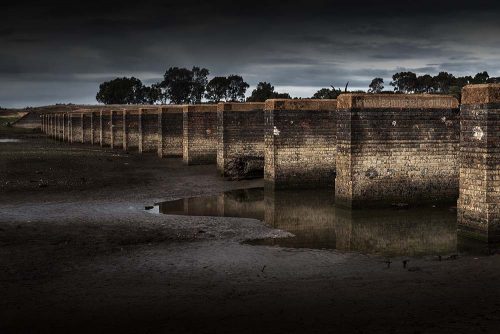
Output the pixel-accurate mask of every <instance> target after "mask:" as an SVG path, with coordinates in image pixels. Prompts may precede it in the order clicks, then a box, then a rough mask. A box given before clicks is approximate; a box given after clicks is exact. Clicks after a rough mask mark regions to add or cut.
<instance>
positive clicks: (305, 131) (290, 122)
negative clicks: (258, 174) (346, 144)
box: [264, 100, 337, 189]
mask: <svg viewBox="0 0 500 334" xmlns="http://www.w3.org/2000/svg"><path fill="white" fill-rule="evenodd" d="M336 105H337V102H336V100H267V101H266V106H265V124H264V146H265V148H264V155H265V164H264V181H265V185H266V188H270V189H282V188H318V187H333V181H334V177H335V154H336V133H335V131H336V127H335V123H336V120H335V119H336V116H335V114H336Z"/></svg>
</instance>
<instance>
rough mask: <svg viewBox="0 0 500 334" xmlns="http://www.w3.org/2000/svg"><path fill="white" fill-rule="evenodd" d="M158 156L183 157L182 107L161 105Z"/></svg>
mask: <svg viewBox="0 0 500 334" xmlns="http://www.w3.org/2000/svg"><path fill="white" fill-rule="evenodd" d="M158 156H159V157H160V158H164V157H182V107H181V106H165V107H160V109H159V113H158Z"/></svg>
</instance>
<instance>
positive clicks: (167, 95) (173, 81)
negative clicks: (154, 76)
mask: <svg viewBox="0 0 500 334" xmlns="http://www.w3.org/2000/svg"><path fill="white" fill-rule="evenodd" d="M208 74H209V71H208V70H207V69H206V68H199V67H196V66H195V67H193V69H192V70H188V69H187V68H179V67H170V68H169V69H168V70H167V71H166V72H165V74H164V75H163V81H162V82H160V83H159V84H158V85H159V86H160V87H161V88H162V93H161V96H160V97H161V98H162V99H165V100H166V99H168V100H170V102H171V103H175V104H184V103H201V99H202V98H203V96H204V95H205V89H206V86H207V83H208V79H207V76H208Z"/></svg>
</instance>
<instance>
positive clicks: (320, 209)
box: [149, 188, 492, 259]
mask: <svg viewBox="0 0 500 334" xmlns="http://www.w3.org/2000/svg"><path fill="white" fill-rule="evenodd" d="M149 212H154V213H158V214H169V215H188V216H214V217H240V218H254V219H259V220H261V221H263V222H264V223H265V224H266V225H268V226H270V227H273V228H277V229H281V230H284V231H287V232H290V233H292V234H293V235H294V237H291V238H276V239H259V240H252V241H250V242H248V243H249V244H252V245H275V246H281V247H290V248H315V249H336V250H340V251H349V252H359V253H363V254H376V255H382V256H388V257H394V256H429V255H434V256H436V257H437V256H442V259H446V258H448V257H451V258H454V255H455V254H458V253H464V254H465V253H467V254H469V253H480V254H488V253H491V252H492V250H491V249H490V248H489V247H488V246H487V245H486V246H485V244H483V243H480V244H478V245H479V248H478V247H477V246H478V245H476V244H474V243H471V242H469V241H465V240H462V239H460V238H459V237H458V235H457V225H456V217H457V213H456V208H454V207H435V206H428V207H418V208H407V207H404V208H398V207H395V208H388V209H364V210H349V209H345V208H341V207H336V206H335V201H334V194H333V192H331V191H317V190H314V191H276V192H264V189H263V188H251V189H239V190H232V191H227V192H224V193H221V194H219V195H215V196H202V197H190V198H184V199H179V200H175V201H167V202H162V203H157V204H156V205H155V206H154V207H152V208H151V209H150V210H149ZM482 247H485V248H484V249H482Z"/></svg>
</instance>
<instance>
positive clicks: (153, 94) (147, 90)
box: [143, 84, 162, 104]
mask: <svg viewBox="0 0 500 334" xmlns="http://www.w3.org/2000/svg"><path fill="white" fill-rule="evenodd" d="M143 95H144V102H145V103H148V104H155V103H156V102H158V101H160V102H161V95H162V92H161V88H160V87H159V85H158V84H153V85H151V86H149V87H148V86H145V87H144V93H143Z"/></svg>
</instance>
